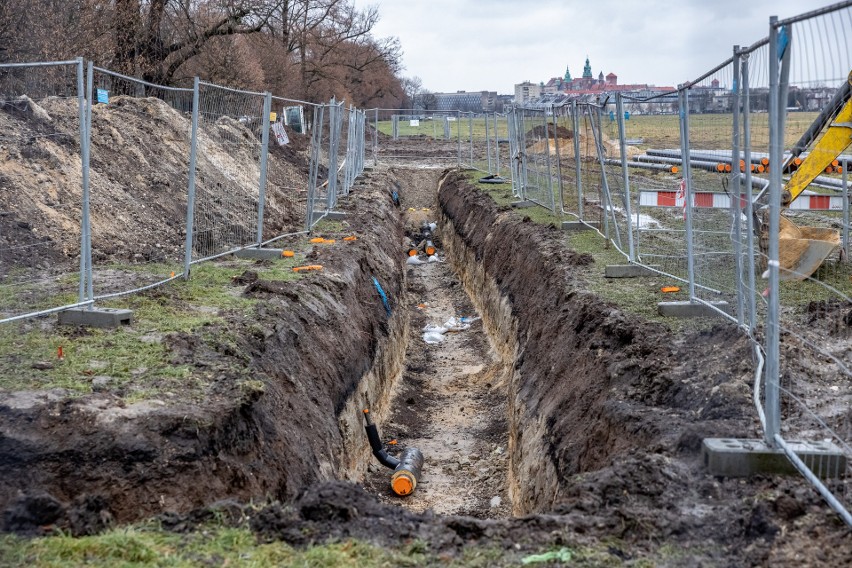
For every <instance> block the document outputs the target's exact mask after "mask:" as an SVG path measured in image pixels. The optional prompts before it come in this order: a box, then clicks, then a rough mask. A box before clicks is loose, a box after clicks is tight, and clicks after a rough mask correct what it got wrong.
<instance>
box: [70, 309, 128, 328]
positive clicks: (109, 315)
mask: <svg viewBox="0 0 852 568" xmlns="http://www.w3.org/2000/svg"><path fill="white" fill-rule="evenodd" d="M131 323H133V310H118V309H112V308H71V309H70V310H65V311H62V312H59V325H85V326H88V327H101V328H112V327H121V326H123V325H130V324H131Z"/></svg>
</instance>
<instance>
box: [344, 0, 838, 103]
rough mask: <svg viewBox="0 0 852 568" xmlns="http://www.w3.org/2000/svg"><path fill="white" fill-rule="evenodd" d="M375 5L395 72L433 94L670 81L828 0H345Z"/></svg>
mask: <svg viewBox="0 0 852 568" xmlns="http://www.w3.org/2000/svg"><path fill="white" fill-rule="evenodd" d="M355 4H356V6H358V7H360V8H363V7H365V6H368V5H378V7H379V12H380V14H381V20H380V21H379V23H378V25H377V26H376V28H375V33H374V35H375V36H376V37H387V36H396V37H398V38H399V39H400V41H401V43H402V49H403V52H404V55H403V63H404V65H405V71H404V72H403V74H404V75H405V76H408V77H411V76H418V77H420V78H421V79H422V80H423V87H424V88H426V89H429V90H432V91H436V92H454V91H457V90H466V91H481V90H489V91H497V92H498V93H500V94H511V93H514V87H513V85H514V84H515V83H520V82H522V81H525V80H530V81H533V82H538V81H547V80H548V79H550V78H551V77H556V76H562V75H564V73H565V67H566V65H567V66H568V68H569V70H570V71H571V76H572V77H574V78H576V77H579V76H580V75H582V72H583V64H584V62H585V59H586V56H587V55H588V57H589V60H590V62H591V65H592V71H593V72H594V76H595V77H597V75H598V73H599V72H600V71H603V73H604V75H606V74H608V73H610V72H613V73H615V74H616V75H618V82H619V83H622V84H624V83H649V84H653V85H657V86H675V85H677V84H678V83H683V82H685V81H688V80H691V79H695V78H696V77H698V76H700V75H701V74H702V73H704V72H705V71H708V70H709V69H711V68H712V67H714V66H715V65H717V64H719V63H721V62H722V61H724V60H725V59H727V58H728V57H730V55H731V51H732V47H733V46H734V45H735V44H740V45H743V46H746V45H751V44H752V43H754V42H755V41H757V40H759V39H761V38H763V37H766V36H767V35H768V34H769V16H771V15H776V16H778V17H779V18H787V17H790V16H795V15H797V14H801V13H803V12H807V11H810V10H813V9H815V8H819V7H821V6H825V5H828V4H831V2H830V0H823V1H820V0H798V1H794V0H592V1H583V2H579V1H576V0H429V1H428V2H427V1H424V0H355Z"/></svg>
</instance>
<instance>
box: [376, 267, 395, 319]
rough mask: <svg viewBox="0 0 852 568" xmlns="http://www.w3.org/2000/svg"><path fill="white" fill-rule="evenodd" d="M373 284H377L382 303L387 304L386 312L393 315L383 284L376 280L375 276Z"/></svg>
mask: <svg viewBox="0 0 852 568" xmlns="http://www.w3.org/2000/svg"><path fill="white" fill-rule="evenodd" d="M373 284H374V285H375V286H376V290H378V292H379V296H381V297H382V304H384V306H385V313H387V315H388V317H390V315H391V308H390V304H389V303H388V296H387V294H385V291H384V290H382V285H381V284H379V281H378V280H376V277H375V276H373Z"/></svg>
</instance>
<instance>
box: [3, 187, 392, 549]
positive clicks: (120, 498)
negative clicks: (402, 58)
mask: <svg viewBox="0 0 852 568" xmlns="http://www.w3.org/2000/svg"><path fill="white" fill-rule="evenodd" d="M356 191H357V193H358V194H359V195H358V197H357V198H354V199H351V200H347V203H346V204H342V205H343V206H344V208H345V209H347V210H348V212H349V213H350V215H349V217H348V220H347V221H348V223H350V230H351V231H352V232H353V233H354V234H357V235H358V240H357V241H355V242H352V243H347V244H345V245H340V246H335V247H325V248H323V247H316V248H315V250H314V253H312V262H315V263H318V264H322V265H323V266H324V267H325V268H324V270H323V272H322V273H317V274H311V275H308V276H306V277H304V278H302V279H300V280H297V281H293V282H269V281H262V280H259V281H256V282H253V283H251V284H249V285H248V286H246V287H245V289H244V290H243V291H242V294H244V295H246V296H249V297H252V298H255V299H258V300H260V302H259V304H258V307H257V309H256V313H255V314H253V316H252V317H251V318H249V321H246V320H245V318H243V319H240V318H228V317H226V322H224V323H220V324H215V325H214V326H212V327H211V328H208V329H200V330H198V331H197V332H193V333H185V334H173V335H171V336H168V337H166V339H165V342H166V344H167V346H168V348H169V350H170V352H171V356H172V358H173V359H172V360H173V362H174V363H176V364H184V363H186V364H191V365H195V366H196V372H198V373H202V374H204V375H205V376H206V377H208V378H210V380H211V381H212V382H211V385H210V388H209V392H208V393H207V395H206V396H207V399H206V400H204V401H200V402H198V403H195V404H192V403H190V402H188V401H182V402H179V403H171V404H168V403H165V402H163V401H143V402H140V403H134V404H125V403H123V402H122V401H121V398H120V396H115V395H113V394H111V393H93V394H90V395H84V396H77V397H74V396H68V393H64V392H62V391H53V392H23V393H13V394H11V395H8V396H5V397H4V398H2V399H0V513H2V518H0V521H2V527H1V528H5V529H6V530H17V531H27V530H33V531H37V530H38V527H39V526H42V525H54V526H59V527H66V528H69V529H70V530H71V532H74V533H77V534H80V533H87V532H92V531H95V530H98V528H99V527H101V526H104V524H105V523H106V522H109V521H118V522H128V521H133V520H136V519H140V518H145V517H149V516H151V515H157V514H161V513H163V512H167V511H178V512H180V511H187V510H190V509H192V508H195V507H200V506H204V505H208V504H210V503H212V502H215V501H221V500H226V499H237V500H242V501H248V500H250V499H254V500H257V499H263V498H266V497H270V498H273V499H291V498H293V497H295V496H296V495H297V494H298V492H299V491H301V490H303V489H304V488H305V487H307V486H309V485H310V484H312V483H315V482H318V481H322V480H328V479H339V478H356V477H359V476H360V475H361V474H362V473H363V471H364V470H365V469H366V465H367V463H368V462H369V461H370V459H371V453H370V451H369V445H368V443H367V440H366V436H365V435H364V430H363V422H362V420H363V418H362V413H361V409H362V408H364V407H366V406H367V405H369V406H370V408H371V410H372V412H373V413H374V415H375V418H376V420H377V421H381V420H383V418H384V416H385V414H386V412H387V396H388V394H389V393H390V392H391V391H392V386H393V382H394V381H395V380H397V379H398V377H399V375H400V373H401V365H402V360H403V357H404V354H405V346H406V342H407V336H408V318H407V315H406V310H404V309H401V308H402V305H401V301H402V295H403V293H404V290H405V286H404V271H403V267H404V265H403V259H402V258H401V255H400V254H399V247H400V245H401V243H402V236H403V233H402V222H401V212H400V211H399V209H398V208H396V207H394V205H393V203H392V201H391V198H390V195H389V194H388V192H387V191H386V188H385V187H384V186H383V185H382V183H381V180H375V179H371V178H370V176H369V175H367V176H365V177H364V178H363V179H361V180H360V183H359V185H358V187H357V188H356ZM373 277H375V278H376V279H377V280H378V281H379V282H380V284H381V285H382V287H383V289H384V291H385V292H386V293H387V296H388V298H389V301H390V308H391V314H390V315H388V314H387V313H386V311H385V308H384V306H383V305H382V302H381V299H380V297H379V294H378V292H377V290H376V288H375V286H374V283H373V280H372V278H373ZM211 337H216V338H218V339H210V338H211ZM222 337H228V338H229V340H228V343H227V344H222V343H221V338H222Z"/></svg>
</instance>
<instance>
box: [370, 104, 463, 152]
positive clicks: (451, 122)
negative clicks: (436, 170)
mask: <svg viewBox="0 0 852 568" xmlns="http://www.w3.org/2000/svg"><path fill="white" fill-rule="evenodd" d="M366 118H367V120H369V122H370V130H371V137H370V141H371V142H372V153H373V160H374V162H379V161H382V162H390V163H395V164H412V165H415V164H422V163H423V161H424V160H427V161H429V162H438V163H441V164H446V165H461V163H462V155H463V153H462V152H463V149H464V150H465V151H467V152H468V155H469V143H468V135H469V131H468V128H467V126H468V125H467V122H466V118H464V117H463V115H462V113H460V112H458V111H437V110H417V109H370V110H368V111H367V112H366Z"/></svg>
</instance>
